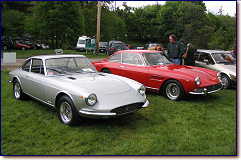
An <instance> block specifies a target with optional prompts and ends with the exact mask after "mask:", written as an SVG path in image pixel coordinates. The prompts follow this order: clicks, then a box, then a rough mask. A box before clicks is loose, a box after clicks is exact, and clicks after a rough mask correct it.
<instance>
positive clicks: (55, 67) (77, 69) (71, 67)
mask: <svg viewBox="0 0 241 160" xmlns="http://www.w3.org/2000/svg"><path fill="white" fill-rule="evenodd" d="M45 66H46V71H47V75H63V74H73V73H89V72H97V71H96V69H95V67H94V66H93V65H92V64H91V63H90V62H89V60H88V59H87V58H84V57H83V58H82V57H61V58H53V59H47V60H46V61H45Z"/></svg>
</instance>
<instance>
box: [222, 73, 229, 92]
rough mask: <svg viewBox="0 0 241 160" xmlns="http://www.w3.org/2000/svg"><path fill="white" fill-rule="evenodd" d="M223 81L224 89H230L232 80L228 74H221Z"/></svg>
mask: <svg viewBox="0 0 241 160" xmlns="http://www.w3.org/2000/svg"><path fill="white" fill-rule="evenodd" d="M221 81H222V84H223V88H224V89H227V88H230V84H231V80H230V78H229V77H228V76H227V75H226V74H221Z"/></svg>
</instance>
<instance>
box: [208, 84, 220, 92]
mask: <svg viewBox="0 0 241 160" xmlns="http://www.w3.org/2000/svg"><path fill="white" fill-rule="evenodd" d="M221 87H222V84H221V83H219V84H215V85H212V86H207V87H206V88H207V90H208V92H210V91H215V90H217V89H219V88H221Z"/></svg>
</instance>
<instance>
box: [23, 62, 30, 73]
mask: <svg viewBox="0 0 241 160" xmlns="http://www.w3.org/2000/svg"><path fill="white" fill-rule="evenodd" d="M30 63H31V59H29V60H28V61H26V62H25V63H24V64H23V65H22V70H24V71H27V72H29V67H30Z"/></svg>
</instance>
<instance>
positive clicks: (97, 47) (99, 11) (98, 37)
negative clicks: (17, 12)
mask: <svg viewBox="0 0 241 160" xmlns="http://www.w3.org/2000/svg"><path fill="white" fill-rule="evenodd" d="M100 14H101V1H98V11H97V32H96V49H95V54H97V55H99V42H100Z"/></svg>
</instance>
